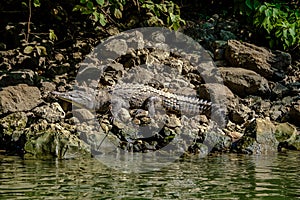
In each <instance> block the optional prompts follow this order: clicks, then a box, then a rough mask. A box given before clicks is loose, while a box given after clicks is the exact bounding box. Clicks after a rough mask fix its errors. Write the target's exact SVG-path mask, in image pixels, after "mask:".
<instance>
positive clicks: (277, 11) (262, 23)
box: [235, 0, 300, 50]
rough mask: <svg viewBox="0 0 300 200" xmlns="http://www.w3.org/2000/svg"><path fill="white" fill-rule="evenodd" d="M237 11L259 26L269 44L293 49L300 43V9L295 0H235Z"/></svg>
mask: <svg viewBox="0 0 300 200" xmlns="http://www.w3.org/2000/svg"><path fill="white" fill-rule="evenodd" d="M235 2H236V6H235V12H239V14H241V15H243V16H245V17H247V19H248V21H250V22H251V23H252V24H253V25H254V26H255V27H256V28H259V30H260V31H262V32H263V33H264V34H266V39H267V40H268V42H269V46H270V47H271V48H273V47H279V48H283V49H286V50H287V49H292V48H295V47H298V46H299V44H300V11H299V9H298V8H297V6H295V4H294V3H295V2H294V1H289V2H287V1H284V2H282V1H278V0H277V1H276V0H272V1H270V2H262V1H259V0H235Z"/></svg>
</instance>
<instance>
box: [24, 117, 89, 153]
mask: <svg viewBox="0 0 300 200" xmlns="http://www.w3.org/2000/svg"><path fill="white" fill-rule="evenodd" d="M68 126H70V125H67V124H63V123H54V124H53V123H51V124H49V123H48V122H47V121H46V120H42V121H41V122H40V123H36V124H32V125H31V126H30V127H29V128H28V129H27V130H26V132H25V135H26V143H25V146H24V150H25V155H24V157H25V158H38V159H52V158H56V157H57V158H59V159H62V158H74V157H83V156H87V157H90V156H91V152H90V149H89V146H88V145H87V144H86V143H84V142H83V141H82V140H80V138H79V136H77V135H76V134H75V133H72V132H71V131H70V130H72V127H68ZM73 130H75V128H73Z"/></svg>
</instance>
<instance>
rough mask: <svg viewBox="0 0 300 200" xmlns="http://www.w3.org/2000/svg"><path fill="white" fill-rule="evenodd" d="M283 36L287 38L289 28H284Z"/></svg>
mask: <svg viewBox="0 0 300 200" xmlns="http://www.w3.org/2000/svg"><path fill="white" fill-rule="evenodd" d="M283 37H284V38H287V29H284V30H283Z"/></svg>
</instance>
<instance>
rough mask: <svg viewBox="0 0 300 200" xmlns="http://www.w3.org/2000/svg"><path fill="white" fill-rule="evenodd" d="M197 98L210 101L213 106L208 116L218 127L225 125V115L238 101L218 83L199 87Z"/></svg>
mask: <svg viewBox="0 0 300 200" xmlns="http://www.w3.org/2000/svg"><path fill="white" fill-rule="evenodd" d="M198 92H199V93H198V95H199V98H202V99H206V100H209V101H211V102H212V103H213V104H214V106H213V107H212V111H211V113H210V114H209V115H210V117H211V119H212V120H213V121H215V122H217V123H218V125H219V126H221V127H222V126H225V125H226V120H227V119H226V113H227V112H228V110H233V109H234V108H235V107H236V106H237V105H238V99H237V98H235V96H234V94H233V93H232V92H231V91H230V90H229V89H228V88H227V87H226V86H224V85H222V84H218V83H207V84H203V85H201V86H200V87H199V91H198Z"/></svg>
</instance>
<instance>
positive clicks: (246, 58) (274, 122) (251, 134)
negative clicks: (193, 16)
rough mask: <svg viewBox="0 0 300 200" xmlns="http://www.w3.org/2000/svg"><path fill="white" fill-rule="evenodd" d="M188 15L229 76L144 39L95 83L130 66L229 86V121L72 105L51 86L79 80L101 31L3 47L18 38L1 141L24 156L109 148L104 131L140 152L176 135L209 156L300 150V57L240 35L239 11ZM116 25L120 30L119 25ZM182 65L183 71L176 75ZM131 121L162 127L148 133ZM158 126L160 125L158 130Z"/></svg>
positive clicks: (198, 84)
mask: <svg viewBox="0 0 300 200" xmlns="http://www.w3.org/2000/svg"><path fill="white" fill-rule="evenodd" d="M188 24H189V26H187V27H185V28H184V29H183V30H182V32H184V33H185V34H187V35H189V36H191V37H192V38H193V39H194V40H196V41H198V42H200V44H201V45H203V46H204V47H205V48H206V49H207V50H208V52H209V54H210V55H211V56H212V58H213V60H214V62H215V64H216V66H217V68H216V69H217V71H218V73H219V76H220V77H221V78H222V81H221V82H218V83H208V82H205V80H204V79H203V78H202V77H201V75H200V74H199V72H198V71H197V68H195V66H193V65H191V63H189V62H187V61H186V60H185V59H183V58H181V57H178V55H176V54H172V53H170V52H164V51H159V50H156V49H145V48H141V49H138V50H130V53H127V54H125V55H122V56H120V57H119V58H118V59H116V60H115V62H114V64H113V65H110V66H109V67H108V68H106V71H105V73H104V74H102V75H103V76H102V77H100V81H99V82H98V83H94V84H95V86H96V87H100V88H107V87H109V86H112V85H114V84H116V83H118V81H120V80H123V79H124V77H125V75H124V74H126V76H127V78H128V77H130V78H131V80H132V81H135V82H142V83H144V84H148V85H151V86H153V87H155V88H157V89H160V90H167V91H169V92H171V93H176V94H180V95H185V96H191V95H193V96H197V97H198V98H201V99H205V100H211V98H212V97H213V96H215V95H216V96H219V97H220V96H221V98H222V100H224V101H222V102H220V103H221V104H223V105H224V106H225V107H226V114H225V115H226V124H224V126H223V127H222V128H221V129H211V126H213V124H214V120H213V119H211V117H210V115H195V116H192V117H188V118H185V116H183V115H181V116H180V115H177V114H174V113H158V114H157V116H156V117H157V121H154V122H153V121H152V119H151V118H150V117H149V115H148V111H147V110H144V111H139V113H138V114H136V112H135V111H136V110H134V109H131V110H128V109H122V117H123V118H122V119H123V120H121V121H118V120H111V115H110V113H108V112H106V111H100V112H97V113H93V112H91V111H90V110H88V109H86V108H84V107H80V108H74V107H73V112H72V106H71V105H70V104H69V103H68V102H64V101H60V100H58V99H57V98H55V96H54V95H53V94H52V93H51V92H53V91H60V92H65V91H68V90H70V89H72V88H73V86H74V84H75V83H76V81H74V80H75V78H76V76H77V75H78V74H77V73H78V69H79V67H80V65H79V63H80V62H81V61H83V58H84V55H87V54H88V53H90V51H91V49H92V48H93V46H95V43H97V42H98V39H95V38H88V37H86V38H84V37H78V38H77V39H74V40H70V41H65V43H64V44H62V45H59V46H53V44H52V42H51V41H49V40H46V39H44V38H40V40H37V41H36V42H35V43H32V44H29V45H27V46H16V47H15V48H10V49H5V46H11V47H12V46H14V45H8V44H5V43H2V44H3V45H1V46H2V47H3V49H1V52H0V55H1V57H0V58H1V64H0V69H1V72H0V86H1V91H0V121H1V123H0V148H1V150H2V151H3V152H5V153H7V154H19V155H22V156H24V157H25V158H42V159H45V158H55V157H58V158H72V157H78V156H91V155H93V154H94V153H95V151H99V152H96V153H101V148H99V144H100V143H101V141H102V139H103V138H105V137H106V135H108V136H107V137H108V138H109V139H110V140H111V141H113V143H114V144H115V145H116V147H119V148H122V149H124V150H127V151H135V152H145V151H155V150H158V149H160V148H162V147H163V146H164V145H166V144H168V143H169V142H171V141H172V139H174V138H176V137H177V136H179V139H178V138H177V142H178V143H181V142H183V140H184V139H183V138H192V139H193V140H192V143H190V144H187V145H186V146H184V147H185V148H186V152H185V154H184V155H185V156H194V155H196V156H199V155H200V156H203V155H206V154H208V153H209V152H210V150H212V152H235V153H251V154H267V153H276V152H278V151H285V150H300V132H299V129H300V124H299V122H300V96H299V94H300V70H299V68H300V61H297V60H293V58H292V56H291V55H290V54H288V53H286V52H281V51H272V50H270V49H267V48H264V47H259V46H257V45H254V44H251V43H247V42H241V41H239V40H237V39H243V38H244V36H243V35H239V34H238V33H236V32H235V31H236V30H235V29H234V27H237V22H236V21H225V20H222V19H220V18H219V17H218V16H217V15H215V16H214V17H213V18H212V19H209V20H208V21H207V22H204V23H203V24H200V25H199V24H197V25H195V23H192V22H191V23H188ZM22 26H23V25H22V24H17V25H16V24H15V25H13V26H10V27H7V30H6V31H7V35H10V34H11V35H14V36H16V35H18V33H19V31H20V30H22ZM20 27H21V28H20ZM81 28H82V29H83V27H81ZM110 32H111V33H112V35H114V34H117V33H118V31H116V30H115V29H111V31H110ZM195 33H196V34H195ZM137 35H138V33H137ZM102 37H103V36H102ZM17 38H18V37H17ZM137 42H139V41H137ZM144 64H152V65H155V66H159V65H160V64H163V65H164V66H168V67H169V69H170V70H171V71H172V73H170V71H167V72H166V71H163V70H162V68H160V67H158V68H155V69H152V70H154V71H155V72H157V73H153V71H151V70H149V69H147V68H143V67H141V66H142V65H144ZM158 72H159V73H158ZM174 72H175V74H177V75H179V76H176V77H172V76H170V75H172V74H174ZM79 73H80V72H79ZM91 73H94V72H93V69H92V70H91ZM128 74H129V75H128ZM130 74H132V75H131V76H130ZM137 74H139V75H140V76H137ZM159 74H160V75H159ZM208 76H209V75H208ZM77 77H78V76H77ZM221 83H222V84H221ZM160 120H161V121H160ZM124 121H130V123H131V125H135V126H136V125H137V126H139V127H145V126H147V127H148V128H149V129H151V130H154V132H155V131H156V133H155V135H154V136H153V137H151V139H149V138H147V139H143V138H141V137H138V136H137V135H138V134H139V133H138V132H136V129H133V128H132V127H131V126H128V124H126V123H124ZM162 121H164V122H165V124H164V125H163V126H161V125H160V123H161V122H162ZM80 122H84V123H80ZM156 127H161V128H160V129H159V130H158V131H157V129H156ZM210 144H211V145H210Z"/></svg>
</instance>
